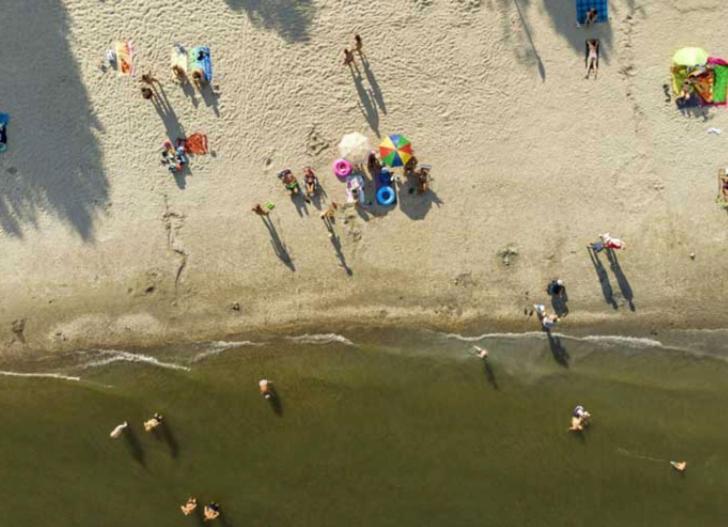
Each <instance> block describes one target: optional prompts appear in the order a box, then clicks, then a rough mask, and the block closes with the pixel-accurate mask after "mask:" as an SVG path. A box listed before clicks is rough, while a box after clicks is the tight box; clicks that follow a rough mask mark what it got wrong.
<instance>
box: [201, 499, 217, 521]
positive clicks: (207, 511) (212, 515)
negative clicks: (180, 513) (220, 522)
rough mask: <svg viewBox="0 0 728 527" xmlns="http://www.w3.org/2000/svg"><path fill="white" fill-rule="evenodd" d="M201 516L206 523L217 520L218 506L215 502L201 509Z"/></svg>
mask: <svg viewBox="0 0 728 527" xmlns="http://www.w3.org/2000/svg"><path fill="white" fill-rule="evenodd" d="M203 515H204V517H205V521H206V522H209V521H211V520H214V519H216V518H218V517H219V516H220V505H218V504H217V503H215V502H210V504H209V505H205V508H204V509H203Z"/></svg>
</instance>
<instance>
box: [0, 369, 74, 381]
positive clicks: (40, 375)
mask: <svg viewBox="0 0 728 527" xmlns="http://www.w3.org/2000/svg"><path fill="white" fill-rule="evenodd" d="M0 375H4V376H5V377H28V378H32V379H61V380H64V381H74V382H78V381H80V380H81V377H75V376H73V375H63V374H62V373H23V372H19V371H3V370H0Z"/></svg>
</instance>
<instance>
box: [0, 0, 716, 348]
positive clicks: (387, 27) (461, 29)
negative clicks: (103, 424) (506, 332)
mask: <svg viewBox="0 0 728 527" xmlns="http://www.w3.org/2000/svg"><path fill="white" fill-rule="evenodd" d="M681 5H682V7H681ZM610 10H611V12H610V17H611V19H610V23H609V24H607V25H600V26H598V27H597V28H595V29H590V30H583V29H578V28H576V27H575V23H574V18H575V16H574V2H573V1H568V0H544V1H536V0H518V1H517V2H516V1H515V0H482V1H480V0H371V1H367V2H363V1H361V2H360V1H347V0H311V1H304V0H299V1H295V0H203V1H199V2H181V1H174V0H159V1H154V2H148V1H143V0H124V1H120V0H118V1H117V0H106V1H99V0H63V1H61V0H36V1H32V2H21V1H16V0H0V12H2V17H3V31H2V33H0V64H2V68H3V73H2V76H0V111H6V112H9V113H11V114H12V122H11V125H10V130H9V134H10V148H9V150H8V151H7V152H6V153H4V154H0V254H1V255H2V257H1V258H0V276H1V277H2V280H0V341H1V342H2V346H3V347H4V348H5V349H6V350H10V351H17V352H20V351H22V350H26V349H30V348H69V347H78V346H82V345H88V344H97V345H112V344H119V343H138V344H143V343H151V342H154V341H157V340H167V341H169V340H174V339H185V338H195V337H199V336H202V335H218V336H220V335H223V334H227V333H234V332H238V331H243V330H247V329H251V328H255V327H260V326H266V327H272V326H273V325H279V324H308V323H314V324H317V323H318V324H321V325H326V324H335V323H337V322H344V323H347V322H353V321H356V322H362V323H363V322H371V321H375V322H379V323H411V324H419V323H425V324H436V325H440V326H458V325H463V324H466V323H468V322H472V321H474V320H480V319H484V321H483V324H486V325H487V324H490V325H511V326H513V327H527V326H532V325H534V324H535V321H534V319H533V318H531V319H528V318H526V317H524V315H523V308H524V306H526V305H529V304H531V303H533V302H534V301H542V300H545V294H544V288H545V285H546V283H547V282H548V280H549V279H551V278H553V277H556V276H559V277H561V278H563V279H564V280H565V281H566V283H567V286H568V293H569V300H570V301H569V305H570V308H571V314H570V315H569V316H568V317H567V318H566V320H565V321H564V322H563V324H562V325H563V329H564V330H566V331H568V328H569V327H576V326H578V325H580V324H603V325H604V326H603V327H605V328H607V327H608V323H610V322H613V323H630V322H634V323H641V324H654V325H655V326H656V327H657V326H665V325H672V324H675V325H695V326H715V325H721V324H725V323H726V310H725V309H724V308H723V305H724V303H725V299H726V298H728V280H725V279H724V273H725V271H724V270H725V268H726V264H725V262H726V258H727V257H728V250H727V246H726V241H727V237H728V215H726V213H725V211H723V210H722V209H720V208H719V207H718V206H716V205H715V203H714V198H715V195H716V188H717V184H716V173H717V170H718V168H719V167H721V166H725V165H727V164H728V114H726V110H725V109H720V108H718V109H708V110H694V111H691V112H690V113H687V114H682V113H681V112H680V111H678V110H677V109H676V108H675V106H674V104H673V103H667V102H665V96H664V94H663V90H662V85H663V84H664V83H666V82H667V81H668V75H667V74H668V68H669V65H670V57H671V56H672V54H673V52H674V51H675V50H676V49H677V48H679V47H682V46H685V45H699V46H703V47H705V48H706V49H708V50H709V51H710V52H711V53H712V54H715V55H719V56H724V57H728V40H726V37H725V23H724V21H725V20H726V19H728V4H726V3H725V2H721V1H720V0H690V1H678V0H652V1H641V2H636V1H634V0H616V1H614V2H611V7H610ZM355 32H358V33H360V34H361V35H362V36H363V38H364V43H365V51H366V54H367V56H368V59H369V68H368V69H363V68H362V65H361V64H360V65H359V67H360V68H361V76H360V77H353V76H352V74H351V73H350V72H349V70H348V69H347V68H346V67H344V66H343V65H342V64H341V60H342V57H341V51H342V48H343V47H344V46H346V45H348V44H350V43H351V40H352V36H353V34H354V33H355ZM590 36H596V37H598V38H600V39H601V43H602V46H601V49H602V57H601V65H600V71H599V79H598V80H596V81H594V80H589V81H586V80H584V79H583V75H584V64H583V61H584V39H585V38H586V37H590ZM122 38H131V39H133V40H134V42H135V44H136V47H137V50H138V56H137V65H138V69H139V72H140V73H141V72H142V71H146V70H151V71H152V72H153V73H154V74H155V75H156V76H157V77H158V78H160V79H161V80H162V81H163V85H164V91H165V93H166V96H167V97H168V100H169V103H170V105H171V107H172V108H173V111H174V114H175V116H176V118H167V119H162V118H160V116H159V115H158V114H157V112H156V111H155V109H154V108H153V106H152V105H151V104H150V103H148V102H147V101H144V100H143V99H142V98H141V97H140V95H139V84H138V81H131V80H129V79H127V78H118V77H117V76H116V74H115V73H114V72H112V71H107V72H102V71H101V70H100V69H99V67H98V64H99V61H100V60H101V59H102V58H103V55H104V51H105V50H106V49H107V48H108V47H109V46H110V45H111V44H112V43H113V42H114V41H115V40H117V39H122ZM174 42H180V43H183V44H185V45H188V46H193V45H197V44H208V45H209V46H210V47H211V49H212V55H213V63H214V68H215V75H216V79H215V84H217V85H219V89H220V92H221V94H220V96H219V98H217V100H212V99H209V98H208V99H207V100H205V99H202V98H201V97H200V96H199V94H195V95H194V96H192V97H190V96H188V95H186V94H185V92H184V91H183V90H182V89H181V88H180V87H179V86H177V85H175V84H174V83H173V82H172V79H171V75H170V72H169V52H170V47H171V45H172V44H173V43H174ZM709 127H718V128H723V129H724V133H723V134H722V135H720V136H714V135H709V134H707V133H706V130H707V129H708V128H709ZM180 128H181V129H183V130H184V131H185V132H187V133H192V132H195V131H202V132H205V133H207V134H208V136H209V140H210V145H211V148H212V150H213V151H214V155H208V156H205V157H198V158H195V159H194V160H193V161H192V163H191V174H190V175H189V176H188V177H186V178H185V179H184V182H183V184H182V182H176V181H175V179H174V178H172V177H171V176H170V174H169V173H168V172H166V171H165V169H164V168H162V167H161V166H160V165H159V146H160V144H161V142H162V141H163V139H165V138H166V137H167V134H168V133H169V134H172V135H176V134H177V133H178V130H179V129H180ZM351 131H360V132H363V133H365V134H367V135H368V136H369V137H370V138H371V140H372V142H373V143H376V142H377V134H379V133H381V134H386V133H396V132H400V133H404V134H406V135H407V136H408V137H410V138H411V139H412V141H413V144H414V146H415V150H416V152H417V155H418V158H419V159H420V161H421V162H425V163H430V164H432V165H433V167H434V168H433V176H434V178H435V181H434V183H433V190H434V192H433V193H432V194H431V195H428V196H425V197H421V196H411V195H409V194H407V193H406V192H405V193H404V194H403V195H401V201H400V203H399V206H398V207H397V208H396V209H393V210H391V211H389V212H388V213H387V214H384V215H370V216H369V217H368V218H363V217H361V216H360V215H359V214H357V213H356V212H354V211H353V210H350V211H348V212H346V213H345V214H342V215H341V216H340V217H339V219H338V222H337V230H338V232H339V233H340V237H341V251H342V254H343V257H344V258H345V260H346V264H347V265H348V266H349V267H350V269H351V271H352V273H353V274H352V275H351V276H348V275H347V273H346V272H345V271H344V269H343V268H342V267H341V264H340V261H339V258H338V257H337V255H336V252H335V249H334V247H333V246H332V243H331V242H330V240H329V238H328V237H327V234H326V230H325V228H324V226H323V224H322V222H321V220H320V219H319V217H318V212H317V210H315V209H314V208H313V207H311V206H309V207H308V208H307V209H306V210H299V211H297V209H296V207H295V206H294V205H293V204H292V203H291V202H290V200H289V199H288V198H287V196H286V195H285V192H284V190H283V188H282V186H281V185H280V183H279V182H278V180H277V178H276V177H275V174H276V173H277V172H278V171H279V170H281V169H282V168H286V167H290V168H292V169H293V170H294V171H296V173H297V174H299V177H300V174H301V169H302V168H303V167H304V166H306V165H311V166H313V167H314V168H315V169H316V170H317V172H318V174H319V176H320V178H321V179H322V182H323V185H324V187H325V189H326V192H327V194H328V196H329V198H330V199H334V200H337V201H342V200H343V198H344V189H343V187H342V185H341V184H340V183H339V182H338V181H337V180H336V179H335V178H334V177H333V176H332V175H331V172H330V168H329V167H330V163H331V161H332V160H333V159H334V158H335V157H336V154H337V151H336V144H337V143H338V141H339V139H340V137H341V136H342V134H344V133H346V132H351ZM178 183H179V184H178ZM180 186H183V187H184V188H180ZM265 200H271V201H273V202H275V203H276V205H277V206H276V208H275V211H274V213H273V215H272V219H273V222H274V224H275V226H276V228H277V232H278V234H279V236H280V239H281V240H282V242H283V243H284V244H285V246H286V248H287V250H288V251H289V253H290V256H291V259H292V262H293V266H295V271H292V270H291V269H290V268H289V267H287V266H286V265H285V264H284V263H283V262H281V260H280V259H279V258H278V257H277V256H276V253H275V251H274V248H273V247H272V246H271V242H270V237H269V233H268V231H267V229H266V228H265V227H264V225H263V224H262V222H261V220H260V218H258V217H257V216H255V215H254V214H253V213H251V212H250V207H251V206H252V205H253V204H255V203H257V202H262V201H265ZM604 231H609V232H611V233H612V234H614V235H616V236H619V237H621V238H623V239H625V240H626V242H627V244H628V249H627V250H626V251H625V252H623V253H621V254H619V258H620V263H621V270H622V275H621V276H620V275H619V273H617V274H615V273H614V272H613V271H614V270H613V269H611V268H610V266H609V263H608V262H607V260H606V258H604V257H603V258H602V261H603V263H604V266H605V269H604V271H605V273H606V276H607V279H608V280H609V283H610V285H611V287H612V289H613V292H614V294H615V301H616V304H617V307H616V309H615V308H613V307H611V306H610V305H608V304H607V303H606V302H605V298H604V295H603V291H602V287H601V286H600V281H599V279H598V276H597V273H596V272H595V268H594V266H593V265H592V263H591V261H590V259H589V257H588V254H587V251H586V249H585V246H586V244H587V243H588V242H590V241H593V239H595V238H596V236H597V235H598V234H599V233H601V232H604ZM507 246H512V247H514V248H515V249H516V251H517V253H518V254H517V255H516V256H514V257H513V258H512V261H511V264H510V265H504V264H503V261H502V259H501V258H500V257H499V256H498V252H499V251H500V250H501V249H503V248H504V247H507ZM691 252H694V253H695V255H696V257H695V259H694V260H692V259H691V258H690V256H689V255H690V253H691ZM625 281H628V282H629V288H627V287H626V283H625ZM620 286H621V287H620ZM630 289H631V291H632V295H633V302H634V304H635V307H636V309H635V311H631V310H630V309H629V308H628V307H627V302H626V299H625V296H627V297H629V296H630V292H629V290H630ZM236 302H237V303H239V306H240V309H239V310H234V309H232V308H231V306H232V305H233V304H234V303H236ZM23 321H24V322H23ZM486 321H487V322H486ZM13 328H14V329H15V331H13ZM21 330H22V331H21Z"/></svg>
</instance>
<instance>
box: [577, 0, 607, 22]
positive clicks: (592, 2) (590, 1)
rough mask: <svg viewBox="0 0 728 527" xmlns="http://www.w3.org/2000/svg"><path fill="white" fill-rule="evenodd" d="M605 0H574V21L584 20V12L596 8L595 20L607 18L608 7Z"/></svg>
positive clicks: (599, 20) (600, 20) (602, 20)
mask: <svg viewBox="0 0 728 527" xmlns="http://www.w3.org/2000/svg"><path fill="white" fill-rule="evenodd" d="M608 5H609V4H608V2H607V0H576V21H577V22H578V23H579V24H583V23H585V22H586V12H587V11H589V10H590V9H596V10H597V22H607V21H608V20H609V9H608Z"/></svg>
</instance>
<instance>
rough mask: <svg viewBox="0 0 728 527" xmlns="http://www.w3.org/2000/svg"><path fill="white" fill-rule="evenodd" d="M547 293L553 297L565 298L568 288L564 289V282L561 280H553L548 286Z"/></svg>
mask: <svg viewBox="0 0 728 527" xmlns="http://www.w3.org/2000/svg"><path fill="white" fill-rule="evenodd" d="M546 293H548V294H549V295H551V296H557V297H563V296H564V294H565V293H566V287H564V281H563V280H561V279H560V278H557V279H555V280H551V282H549V285H548V286H546Z"/></svg>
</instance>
